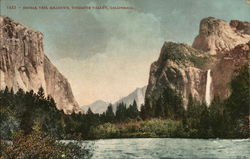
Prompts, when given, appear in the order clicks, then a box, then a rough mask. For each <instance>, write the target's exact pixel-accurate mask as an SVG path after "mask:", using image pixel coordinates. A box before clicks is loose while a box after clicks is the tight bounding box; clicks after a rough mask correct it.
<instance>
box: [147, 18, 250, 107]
mask: <svg viewBox="0 0 250 159" xmlns="http://www.w3.org/2000/svg"><path fill="white" fill-rule="evenodd" d="M249 41H250V23H249V22H241V21H238V20H233V21H231V22H230V23H227V22H225V21H223V20H220V19H216V18H212V17H209V18H205V19H203V20H201V23H200V31H199V35H198V36H197V37H196V38H195V40H194V42H193V45H192V46H188V45H186V44H180V43H173V42H165V43H164V45H163V47H162V49H161V53H160V57H159V58H158V60H157V61H155V62H154V63H152V65H151V68H150V74H149V82H148V87H147V91H146V96H145V104H146V107H148V109H149V110H153V111H154V109H155V108H156V106H157V102H158V100H159V99H160V98H162V97H163V92H164V90H165V89H166V88H170V89H172V90H174V92H176V93H177V94H178V95H179V96H180V97H181V98H182V99H183V105H184V107H185V108H186V106H187V104H188V99H189V96H192V97H193V98H195V99H196V100H197V101H199V102H204V103H207V105H209V104H210V102H211V101H212V100H213V98H214V97H215V96H218V97H220V99H226V98H228V97H229V95H230V93H231V92H230V82H231V80H232V78H233V77H234V75H235V70H237V69H239V68H240V67H242V66H243V65H246V64H248V56H249V47H250V42H249ZM152 108H153V109H152Z"/></svg>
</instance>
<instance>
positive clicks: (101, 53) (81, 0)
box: [0, 0, 250, 105]
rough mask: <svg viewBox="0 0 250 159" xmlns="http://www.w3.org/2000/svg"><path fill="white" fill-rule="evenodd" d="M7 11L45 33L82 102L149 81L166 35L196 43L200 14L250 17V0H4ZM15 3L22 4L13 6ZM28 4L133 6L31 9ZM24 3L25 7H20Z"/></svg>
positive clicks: (115, 95)
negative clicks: (152, 65) (194, 40)
mask: <svg viewBox="0 0 250 159" xmlns="http://www.w3.org/2000/svg"><path fill="white" fill-rule="evenodd" d="M0 3H1V10H0V13H1V15H6V16H9V17H11V18H12V19H15V20H16V21H18V22H20V23H22V24H24V25H26V26H29V27H31V28H33V29H35V30H38V31H40V32H42V33H43V35H44V48H45V54H46V55H47V56H48V57H49V58H50V60H51V61H52V63H53V64H54V65H56V67H57V68H58V70H59V71H60V72H61V73H62V74H63V75H64V76H65V77H66V78H67V79H68V80H69V82H70V84H71V87H72V90H73V93H74V96H75V98H76V100H77V101H78V103H79V104H80V105H86V104H90V103H92V102H94V101H96V100H104V101H106V102H115V101H116V100H118V99H120V98H121V97H124V96H126V95H128V94H129V93H131V92H132V91H133V90H134V89H136V88H138V87H143V86H145V85H147V83H148V78H149V70H150V65H151V63H152V62H153V61H155V60H157V58H158V56H159V54H160V50H161V47H162V45H163V43H164V41H173V42H181V43H186V44H189V45H192V42H193V39H194V38H195V36H196V35H197V34H198V31H199V23H200V20H201V19H203V18H205V17H210V16H212V17H216V18H219V19H223V20H226V21H228V22H229V21H230V20H232V19H238V20H242V21H250V16H249V13H250V5H249V4H250V3H249V0H247V1H246V0H0ZM10 5H15V6H17V9H13V10H10V9H7V6H10ZM24 6H69V7H71V6H109V7H110V6H127V7H132V8H133V9H120V10H104V9H91V10H63V9H61V10H59V9H58V10H28V9H22V7H24ZM19 7H21V8H19Z"/></svg>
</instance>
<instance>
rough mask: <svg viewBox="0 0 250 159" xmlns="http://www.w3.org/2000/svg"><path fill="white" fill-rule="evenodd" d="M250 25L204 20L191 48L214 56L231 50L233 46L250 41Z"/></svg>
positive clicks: (211, 18) (239, 22) (212, 19)
mask: <svg viewBox="0 0 250 159" xmlns="http://www.w3.org/2000/svg"><path fill="white" fill-rule="evenodd" d="M249 29H250V23H249V22H241V21H238V20H237V21H236V20H234V21H231V22H230V24H229V23H227V22H226V21H224V20H221V19H217V18H214V17H208V18H204V19H202V20H201V22H200V30H199V35H198V36H197V37H196V38H195V40H194V42H193V47H194V48H196V49H199V50H203V51H206V52H208V53H209V54H212V55H215V54H217V53H223V52H226V51H229V50H231V49H233V48H234V47H235V46H237V45H239V44H242V43H247V42H248V41H249V40H250V34H249V32H250V31H249Z"/></svg>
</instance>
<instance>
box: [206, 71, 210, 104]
mask: <svg viewBox="0 0 250 159" xmlns="http://www.w3.org/2000/svg"><path fill="white" fill-rule="evenodd" d="M210 73H211V70H210V69H209V70H208V71H207V83H206V94H205V101H206V104H207V106H209V105H210V103H211V93H210V91H211V83H212V77H211V74H210Z"/></svg>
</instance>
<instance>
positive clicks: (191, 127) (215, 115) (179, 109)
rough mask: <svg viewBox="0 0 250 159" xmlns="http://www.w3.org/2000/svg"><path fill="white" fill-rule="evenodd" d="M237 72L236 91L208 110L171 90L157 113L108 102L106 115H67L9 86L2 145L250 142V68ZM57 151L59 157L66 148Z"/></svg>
mask: <svg viewBox="0 0 250 159" xmlns="http://www.w3.org/2000/svg"><path fill="white" fill-rule="evenodd" d="M237 74H238V75H237V76H235V78H234V79H233V80H232V82H231V90H232V93H231V95H230V97H229V98H228V99H226V100H224V101H222V100H220V98H219V97H215V98H214V100H213V101H212V103H211V105H210V106H209V107H208V106H207V105H206V104H205V103H199V102H197V101H196V100H195V99H193V98H192V97H191V96H190V97H189V103H188V106H187V109H186V110H185V109H184V107H183V105H182V98H181V97H180V95H178V94H177V93H176V92H175V91H173V90H171V89H170V88H169V89H166V90H165V91H164V93H163V94H162V96H161V98H160V99H159V100H158V101H157V104H158V106H157V108H156V109H155V110H152V109H151V108H150V107H148V106H147V102H146V103H145V105H142V106H141V110H140V111H139V110H138V106H137V104H136V102H135V101H134V103H133V104H132V105H129V106H126V105H125V104H124V103H120V104H118V105H117V108H116V111H114V110H113V106H112V105H111V104H110V105H109V106H108V108H107V110H106V112H104V113H103V114H95V113H93V112H92V111H91V109H89V110H88V111H87V112H86V113H83V114H75V113H73V114H70V115H67V114H64V113H63V111H62V110H58V109H57V108H56V103H55V101H54V99H53V98H52V97H50V96H45V94H44V90H43V88H40V89H39V91H38V92H37V93H35V92H34V91H32V90H31V91H28V92H24V91H23V90H22V89H19V90H18V91H17V92H16V93H14V91H13V89H12V88H11V89H9V88H7V87H6V88H5V90H2V91H0V107H1V110H0V137H1V140H2V141H3V140H11V141H13V142H14V141H18V142H17V144H18V143H19V144H20V143H22V144H28V143H27V142H34V141H33V140H35V139H34V138H36V137H39V136H40V138H41V140H39V141H41V142H45V141H43V140H46V141H51V143H53V144H54V143H55V140H62V139H70V140H72V139H74V140H84V139H101V138H102V139H103V138H132V137H134V138H135V137H136V138H140V137H143V138H145V137H170V138H249V127H248V126H249V119H248V118H249V101H250V96H249V94H250V92H249V91H250V78H249V72H248V66H245V67H243V68H241V69H240V70H239V71H238V72H237ZM34 136H35V137H34ZM23 138H26V139H27V140H25V141H24V140H22V139H23ZM23 142H24V143H23ZM47 143H50V142H47ZM57 146H58V145H57ZM52 147H53V146H52ZM5 148H6V147H5ZM55 149H58V154H60V153H59V152H60V150H61V149H64V147H63V146H61V147H60V146H59V148H58V147H56V148H55ZM10 150H11V152H13V153H14V152H16V151H18V150H15V148H14V147H13V146H12V147H9V149H8V150H5V151H3V152H2V151H1V152H2V153H4V152H5V153H6V152H7V151H10ZM79 152H80V149H79ZM79 152H77V153H79ZM70 153H71V152H69V154H70ZM84 153H87V152H84ZM45 154H46V153H45Z"/></svg>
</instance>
